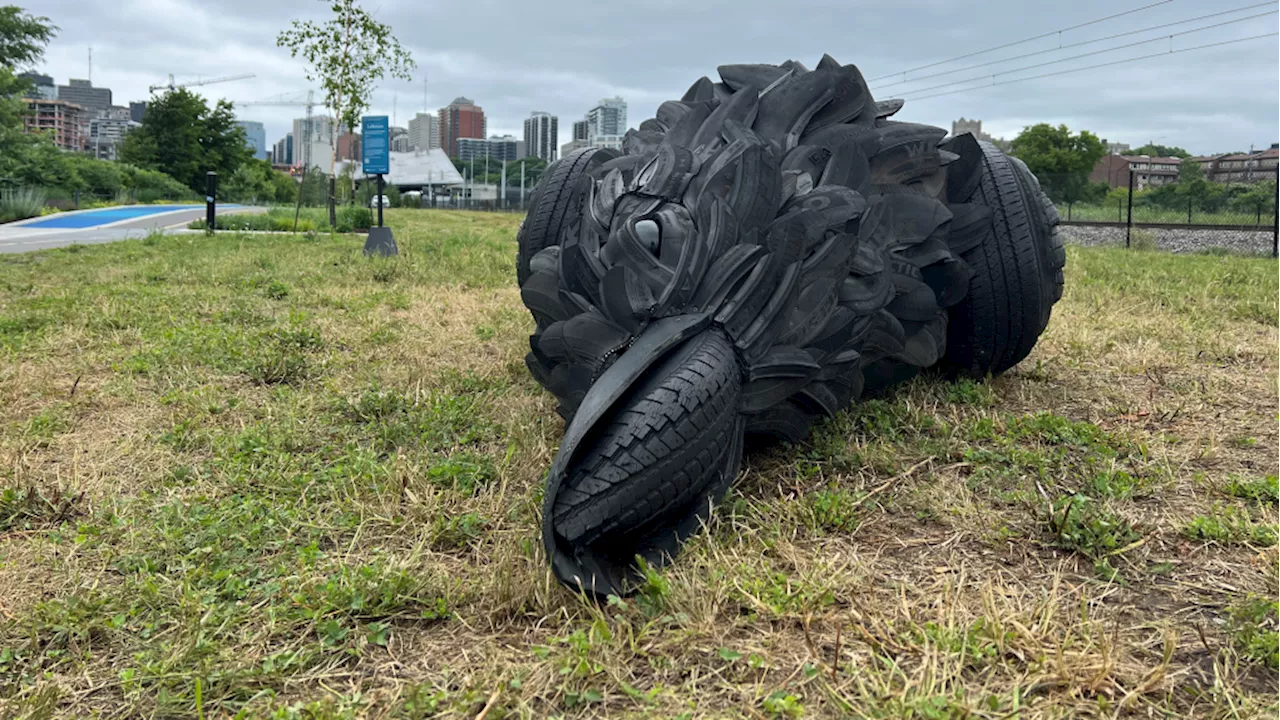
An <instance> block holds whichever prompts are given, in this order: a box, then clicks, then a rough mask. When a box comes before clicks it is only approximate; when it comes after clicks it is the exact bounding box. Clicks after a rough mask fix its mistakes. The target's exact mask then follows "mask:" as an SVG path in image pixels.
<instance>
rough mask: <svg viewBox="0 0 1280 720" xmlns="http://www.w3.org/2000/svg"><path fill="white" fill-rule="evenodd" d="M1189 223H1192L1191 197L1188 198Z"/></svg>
mask: <svg viewBox="0 0 1280 720" xmlns="http://www.w3.org/2000/svg"><path fill="white" fill-rule="evenodd" d="M1187 224H1188V225H1190V224H1191V198H1187Z"/></svg>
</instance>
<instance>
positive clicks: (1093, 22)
mask: <svg viewBox="0 0 1280 720" xmlns="http://www.w3.org/2000/svg"><path fill="white" fill-rule="evenodd" d="M1171 2H1173V0H1159V1H1158V2H1153V3H1151V4H1149V5H1143V6H1142V7H1138V8H1134V9H1132V10H1125V11H1124V12H1120V13H1115V14H1114V15H1108V16H1106V17H1102V18H1098V19H1096V20H1090V21H1088V22H1083V23H1080V24H1078V25H1072V26H1071V27H1065V28H1061V29H1059V30H1053V31H1050V32H1047V33H1042V34H1040V35H1035V36H1033V37H1029V38H1026V39H1024V40H1016V41H1014V42H1010V43H1005V44H1003V45H996V46H995V47H989V48H987V49H985V50H977V51H975V52H971V53H965V54H963V55H957V56H955V57H953V58H947V59H946V60H939V61H937V62H932V63H929V64H927V65H920V66H918V67H913V68H910V69H907V70H900V71H898V72H895V73H889V74H888V75H881V76H880V77H875V78H871V79H870V80H869V81H868V82H876V81H878V80H885V79H887V78H891V77H896V76H898V75H902V76H903V77H904V78H905V77H906V75H907V73H910V72H915V71H917V70H927V69H929V68H931V67H937V66H939V65H946V64H947V63H951V62H955V61H956V60H964V59H966V58H971V57H975V56H977V55H985V54H987V53H989V52H995V51H996V50H1004V49H1005V48H1011V47H1015V46H1017V45H1023V44H1025V43H1029V42H1032V41H1034V40H1043V39H1044V38H1047V37H1053V36H1054V35H1062V33H1065V32H1070V31H1072V30H1079V29H1080V28H1083V27H1089V26H1090V25H1097V24H1098V23H1102V22H1106V21H1108V20H1114V19H1116V18H1118V17H1124V16H1126V15H1132V14H1134V13H1138V12H1142V11H1143V10H1150V9H1151V8H1153V7H1157V6H1159V5H1167V4H1169V3H1171Z"/></svg>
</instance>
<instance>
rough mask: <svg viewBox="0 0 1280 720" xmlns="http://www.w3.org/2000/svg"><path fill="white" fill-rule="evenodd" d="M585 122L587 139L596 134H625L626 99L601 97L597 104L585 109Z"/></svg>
mask: <svg viewBox="0 0 1280 720" xmlns="http://www.w3.org/2000/svg"><path fill="white" fill-rule="evenodd" d="M586 122H587V139H588V140H590V139H591V138H594V137H595V136H597V135H617V136H622V135H626V134H627V101H626V100H623V99H622V98H620V97H612V98H603V99H602V100H600V104H599V105H596V106H595V107H593V108H591V109H590V110H588V111H587V117H586ZM592 144H593V145H594V144H595V143H594V142H592Z"/></svg>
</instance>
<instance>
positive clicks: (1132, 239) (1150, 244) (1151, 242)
mask: <svg viewBox="0 0 1280 720" xmlns="http://www.w3.org/2000/svg"><path fill="white" fill-rule="evenodd" d="M1129 249H1130V250H1141V251H1143V252H1153V251H1155V250H1159V249H1160V246H1159V245H1158V244H1157V243H1156V234H1155V233H1154V232H1152V231H1150V230H1142V229H1140V228H1133V229H1131V230H1130V231H1129Z"/></svg>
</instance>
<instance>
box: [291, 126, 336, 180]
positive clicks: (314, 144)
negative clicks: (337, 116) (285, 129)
mask: <svg viewBox="0 0 1280 720" xmlns="http://www.w3.org/2000/svg"><path fill="white" fill-rule="evenodd" d="M333 143H334V122H333V118H331V117H329V116H327V115H314V116H312V118H311V125H310V127H308V126H307V119H306V118H297V119H296V120H294V121H293V157H292V162H291V163H290V164H291V165H294V166H298V167H304V168H307V169H310V168H319V169H320V170H323V171H325V172H328V171H329V161H330V159H331V158H332V157H333V148H334V145H333Z"/></svg>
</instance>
